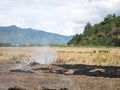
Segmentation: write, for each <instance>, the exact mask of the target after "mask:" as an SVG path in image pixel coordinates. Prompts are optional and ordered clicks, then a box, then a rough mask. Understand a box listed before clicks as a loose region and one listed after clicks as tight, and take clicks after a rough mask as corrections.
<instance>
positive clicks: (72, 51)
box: [0, 47, 120, 66]
mask: <svg viewBox="0 0 120 90" xmlns="http://www.w3.org/2000/svg"><path fill="white" fill-rule="evenodd" d="M42 48H43V47H0V62H2V63H5V62H10V61H13V62H18V61H21V60H22V61H29V60H31V59H32V58H34V57H35V56H39V55H40V54H41V52H42V51H43V49H42ZM44 48H46V47H44ZM47 48H48V49H49V52H50V50H52V51H53V50H54V52H55V53H57V54H56V57H57V58H56V60H57V61H56V63H62V64H86V65H103V66H120V48H106V47H103V48H91V47H47ZM46 50H47V49H46ZM43 52H44V51H43ZM45 54H46V53H45ZM47 54H48V53H47Z"/></svg>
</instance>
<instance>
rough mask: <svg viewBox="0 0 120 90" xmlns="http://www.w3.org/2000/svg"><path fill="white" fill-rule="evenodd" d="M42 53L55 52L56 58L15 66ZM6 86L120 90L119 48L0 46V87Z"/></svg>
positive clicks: (2, 89) (28, 89) (34, 89)
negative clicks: (29, 64)
mask: <svg viewBox="0 0 120 90" xmlns="http://www.w3.org/2000/svg"><path fill="white" fill-rule="evenodd" d="M47 49H48V52H47V53H45V51H46V50H47ZM42 52H43V54H45V56H47V55H48V54H50V55H55V56H56V58H55V60H56V61H55V62H53V63H52V64H44V65H43V64H36V65H33V66H26V67H24V68H23V69H20V68H17V69H16V68H15V67H16V66H18V65H20V64H21V63H22V62H24V63H27V62H29V61H31V60H32V59H34V57H37V58H39V56H40V54H42ZM53 52H54V53H53ZM51 53H53V54H51ZM10 87H16V89H15V88H14V89H12V88H11V89H9V90H120V48H106V47H100V48H91V47H0V90H8V88H10ZM17 88H19V89H17ZM20 88H21V89H20ZM48 88H49V89H48Z"/></svg>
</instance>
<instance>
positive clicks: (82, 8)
mask: <svg viewBox="0 0 120 90" xmlns="http://www.w3.org/2000/svg"><path fill="white" fill-rule="evenodd" d="M119 5H120V0H0V26H10V25H16V26H18V27H21V28H33V29H36V30H44V31H47V32H52V33H57V34H62V35H67V36H69V35H75V34H76V33H78V34H80V33H82V32H83V30H84V27H85V25H86V23H87V22H90V23H91V24H92V25H94V24H95V23H99V22H101V21H102V20H103V19H104V17H105V16H106V15H107V14H114V13H115V14H116V15H120V7H119Z"/></svg>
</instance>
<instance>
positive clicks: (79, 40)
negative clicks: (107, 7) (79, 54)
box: [68, 14, 120, 46]
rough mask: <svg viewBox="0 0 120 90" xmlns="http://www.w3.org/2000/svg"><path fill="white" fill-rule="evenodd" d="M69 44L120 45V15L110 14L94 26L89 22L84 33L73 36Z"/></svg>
mask: <svg viewBox="0 0 120 90" xmlns="http://www.w3.org/2000/svg"><path fill="white" fill-rule="evenodd" d="M68 45H77V46H81V45H84V46H120V16H117V17H116V15H115V14H113V15H112V14H109V15H107V16H106V17H105V18H104V20H103V21H102V22H100V23H98V24H95V25H93V26H92V25H91V23H90V22H88V23H87V25H86V26H85V28H84V32H83V34H76V35H75V36H73V38H72V39H71V40H70V41H69V42H68Z"/></svg>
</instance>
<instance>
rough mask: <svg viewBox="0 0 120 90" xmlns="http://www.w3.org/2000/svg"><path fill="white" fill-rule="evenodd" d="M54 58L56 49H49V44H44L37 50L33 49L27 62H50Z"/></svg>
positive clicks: (53, 60)
mask: <svg viewBox="0 0 120 90" xmlns="http://www.w3.org/2000/svg"><path fill="white" fill-rule="evenodd" d="M56 58H57V53H56V51H55V50H53V49H51V48H50V47H49V46H44V47H41V48H40V49H39V50H35V52H34V55H33V56H32V60H31V61H30V62H29V63H32V62H37V63H39V64H52V63H54V62H55V61H56ZM29 63H28V64H29Z"/></svg>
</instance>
